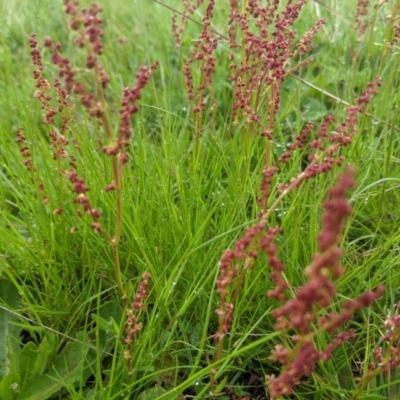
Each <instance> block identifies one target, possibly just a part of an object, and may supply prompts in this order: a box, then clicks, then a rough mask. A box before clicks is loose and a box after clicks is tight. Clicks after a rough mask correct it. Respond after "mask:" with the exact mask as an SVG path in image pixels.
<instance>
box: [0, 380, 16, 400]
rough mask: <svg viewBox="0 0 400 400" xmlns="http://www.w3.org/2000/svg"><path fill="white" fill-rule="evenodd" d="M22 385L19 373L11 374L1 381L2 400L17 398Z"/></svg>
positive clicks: (14, 399)
mask: <svg viewBox="0 0 400 400" xmlns="http://www.w3.org/2000/svg"><path fill="white" fill-rule="evenodd" d="M20 386H21V378H20V376H19V375H18V374H9V375H7V376H6V377H5V378H3V379H2V381H1V382H0V395H1V399H2V400H16V399H17V398H18V392H19V390H20Z"/></svg>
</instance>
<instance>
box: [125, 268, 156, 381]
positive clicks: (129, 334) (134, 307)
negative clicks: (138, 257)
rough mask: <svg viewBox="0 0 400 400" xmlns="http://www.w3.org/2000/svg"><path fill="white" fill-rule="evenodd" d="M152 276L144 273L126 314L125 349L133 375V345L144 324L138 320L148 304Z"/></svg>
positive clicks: (130, 372) (130, 371)
mask: <svg viewBox="0 0 400 400" xmlns="http://www.w3.org/2000/svg"><path fill="white" fill-rule="evenodd" d="M150 278H151V275H150V273H149V272H147V271H146V272H144V273H143V274H142V280H141V282H140V283H139V287H138V289H137V292H136V295H135V297H134V299H133V301H132V303H131V305H130V307H129V308H128V310H127V312H126V314H127V319H126V323H125V333H126V337H125V340H124V342H125V344H126V345H127V349H126V350H125V351H124V357H125V359H126V360H127V362H128V369H129V374H130V375H132V364H131V361H132V355H131V347H132V343H133V342H134V341H135V339H136V334H137V333H138V332H140V331H141V330H142V327H143V325H142V324H141V323H139V322H138V313H139V312H140V311H144V310H146V305H145V301H146V299H147V297H148V296H149V289H150V284H149V279H150Z"/></svg>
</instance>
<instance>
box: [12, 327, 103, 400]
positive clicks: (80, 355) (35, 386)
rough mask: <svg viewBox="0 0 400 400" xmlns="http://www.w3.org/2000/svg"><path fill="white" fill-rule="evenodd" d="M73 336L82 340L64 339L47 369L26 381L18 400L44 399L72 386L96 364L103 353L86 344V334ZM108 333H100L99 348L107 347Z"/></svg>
mask: <svg viewBox="0 0 400 400" xmlns="http://www.w3.org/2000/svg"><path fill="white" fill-rule="evenodd" d="M76 338H77V339H78V340H79V341H81V342H83V343H78V342H68V343H67V344H66V345H65V347H64V349H63V350H62V351H61V353H60V354H59V355H58V356H56V357H55V358H54V362H53V363H52V365H51V366H50V368H49V369H48V371H47V372H46V373H45V374H43V375H40V376H36V377H34V379H33V380H32V381H30V382H28V384H26V385H25V386H24V387H23V388H22V390H21V393H20V395H19V397H18V400H46V399H51V398H54V397H57V396H58V393H59V392H60V391H61V390H62V389H63V388H69V389H73V388H75V387H78V386H79V385H80V384H84V382H85V381H86V380H87V379H88V378H89V376H90V375H92V374H93V371H94V370H95V367H96V362H97V359H98V357H100V358H103V357H104V354H103V353H99V352H97V351H96V350H95V349H93V348H91V347H88V346H87V345H86V344H84V343H86V342H87V343H88V339H87V335H86V333H84V332H79V333H77V335H76ZM108 339H109V337H108V336H107V335H106V334H102V335H100V339H99V349H101V350H105V351H107V350H108V349H109V346H110V341H109V340H108Z"/></svg>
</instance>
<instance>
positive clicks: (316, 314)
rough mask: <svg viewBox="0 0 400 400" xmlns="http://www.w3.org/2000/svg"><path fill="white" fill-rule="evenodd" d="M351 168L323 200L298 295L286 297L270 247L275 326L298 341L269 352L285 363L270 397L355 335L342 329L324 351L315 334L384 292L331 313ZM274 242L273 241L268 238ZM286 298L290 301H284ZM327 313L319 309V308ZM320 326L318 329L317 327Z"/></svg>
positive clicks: (340, 272)
mask: <svg viewBox="0 0 400 400" xmlns="http://www.w3.org/2000/svg"><path fill="white" fill-rule="evenodd" d="M352 175H353V171H352V170H350V169H348V170H347V171H346V173H345V174H344V175H343V176H342V177H341V179H340V180H339V182H338V183H337V185H336V186H335V187H334V188H333V189H331V190H330V192H329V198H328V200H327V201H325V203H324V204H323V208H324V210H325V212H324V214H323V217H322V225H323V228H322V231H321V233H320V234H319V236H318V248H319V250H320V253H318V254H316V255H315V256H314V258H313V261H312V263H311V264H310V265H309V266H308V267H307V268H306V271H305V272H306V276H307V283H306V284H305V285H304V286H302V287H301V288H299V289H297V291H296V293H295V296H294V298H292V299H286V292H285V290H286V288H287V285H286V283H285V282H284V281H283V280H282V271H283V270H284V266H283V264H282V263H281V262H278V261H277V260H276V257H275V250H274V247H273V246H272V247H271V244H269V245H268V246H266V248H267V255H268V259H269V265H270V268H271V269H272V273H271V278H272V280H273V282H274V283H275V284H277V287H276V288H275V289H274V290H271V291H269V292H268V294H267V295H268V297H270V298H277V299H279V300H280V302H281V306H280V307H279V308H277V309H276V310H274V311H273V312H272V316H273V317H274V318H275V320H276V323H275V329H276V330H284V331H287V332H293V331H294V332H295V334H293V335H292V341H293V344H294V346H293V347H290V346H289V345H288V344H285V346H282V345H278V346H276V347H275V349H274V350H273V352H272V354H271V360H273V361H275V362H279V363H280V364H281V365H282V370H281V374H280V375H279V376H277V377H273V376H269V377H267V383H268V387H269V391H270V394H271V397H273V398H275V397H279V396H286V395H290V394H292V391H293V388H294V386H295V385H296V384H297V383H298V381H299V380H300V379H301V378H302V377H303V376H306V377H307V376H310V375H311V374H312V373H313V372H314V370H315V366H316V364H317V362H318V361H320V360H323V361H327V360H329V359H330V358H331V356H332V351H333V350H334V349H335V348H337V347H339V346H340V345H341V344H342V343H344V342H345V341H348V340H349V339H351V338H354V337H355V333H354V331H352V330H349V331H345V332H340V333H339V334H337V335H336V337H334V338H333V340H332V342H331V343H330V344H329V345H328V346H327V347H326V348H325V349H323V350H318V349H317V348H316V347H315V344H314V340H313V338H314V336H316V335H317V334H321V333H322V332H328V333H329V334H333V333H335V332H336V331H337V330H338V329H339V328H340V327H342V326H343V324H344V323H345V322H346V321H349V320H350V319H351V318H352V317H353V315H354V312H356V311H359V310H361V309H362V308H366V307H369V306H370V305H371V304H372V303H373V302H374V301H375V300H376V299H377V298H379V297H380V296H381V295H382V294H383V286H380V287H378V288H377V289H376V290H375V291H367V292H365V293H364V294H362V295H361V296H359V297H358V298H356V299H354V300H349V301H346V302H344V303H343V304H342V311H340V312H338V313H333V312H331V313H327V312H326V311H327V310H328V309H329V307H330V306H331V305H332V304H333V301H334V299H335V297H336V285H335V280H336V279H337V278H339V277H340V276H342V275H343V273H344V268H343V266H342V265H341V263H340V258H341V255H342V252H341V250H340V248H339V246H338V245H339V241H340V237H341V235H342V232H343V229H344V222H345V220H346V218H347V217H348V216H349V215H350V213H351V207H350V204H349V203H348V201H347V200H346V198H345V195H346V192H347V190H348V189H349V188H351V187H352V186H353V185H354V181H353V177H352ZM270 242H271V241H269V243H270ZM285 299H286V300H285ZM322 310H323V311H324V312H325V313H324V314H322V315H320V314H321V311H322ZM314 326H316V327H317V328H315V327H314Z"/></svg>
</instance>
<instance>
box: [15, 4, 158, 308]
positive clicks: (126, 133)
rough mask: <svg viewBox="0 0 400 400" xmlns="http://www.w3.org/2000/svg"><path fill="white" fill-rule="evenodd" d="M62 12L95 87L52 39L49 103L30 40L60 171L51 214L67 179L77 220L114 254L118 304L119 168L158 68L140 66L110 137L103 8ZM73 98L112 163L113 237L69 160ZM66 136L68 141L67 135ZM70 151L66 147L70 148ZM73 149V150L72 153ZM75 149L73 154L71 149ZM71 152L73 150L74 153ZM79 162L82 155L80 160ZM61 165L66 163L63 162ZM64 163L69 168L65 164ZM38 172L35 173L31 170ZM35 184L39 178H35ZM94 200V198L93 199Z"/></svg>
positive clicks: (108, 188)
mask: <svg viewBox="0 0 400 400" xmlns="http://www.w3.org/2000/svg"><path fill="white" fill-rule="evenodd" d="M64 11H65V13H66V14H68V15H70V16H71V21H70V25H69V26H70V28H71V30H72V31H76V32H77V37H76V39H75V41H74V44H75V45H76V46H77V47H78V48H83V49H85V52H86V64H85V67H86V69H87V70H89V71H90V70H91V71H93V76H94V79H93V82H92V83H94V84H95V88H94V89H93V88H90V87H89V86H88V84H86V86H85V83H84V82H83V81H82V80H79V79H78V77H77V71H76V70H75V69H74V68H73V67H72V65H71V62H70V60H69V59H68V58H66V57H63V56H62V55H61V53H60V51H61V48H62V46H61V43H59V42H58V43H53V41H52V40H51V39H50V38H45V40H44V46H45V47H47V48H49V49H50V51H51V61H52V63H53V64H54V65H56V66H57V67H58V69H59V76H60V77H61V78H62V81H63V82H60V81H59V80H56V81H55V83H54V92H55V95H56V97H55V99H54V100H53V99H52V95H51V94H50V93H51V89H52V87H51V85H50V84H49V82H48V81H47V80H46V79H45V78H44V76H43V64H42V58H41V54H40V51H39V50H38V48H37V42H36V40H35V35H34V34H32V35H31V37H30V41H29V43H30V47H31V49H32V50H31V56H32V62H33V64H34V65H35V67H36V69H35V70H34V71H33V77H34V79H35V81H36V85H35V86H36V88H37V90H36V92H35V97H36V98H38V99H39V100H40V102H41V108H42V110H43V111H44V112H45V116H44V119H43V123H44V125H46V126H48V127H49V132H48V134H49V138H50V143H51V147H52V150H53V158H54V160H55V161H56V162H57V168H58V178H57V179H58V181H59V183H58V184H59V198H58V201H59V202H60V203H59V204H58V207H57V208H56V209H55V210H53V213H54V214H56V215H61V214H62V213H63V207H64V204H61V202H62V201H63V194H64V191H65V189H64V188H63V179H64V177H66V178H67V179H68V181H69V182H70V183H71V184H72V191H73V192H74V193H75V195H76V197H75V199H74V200H73V202H74V203H76V204H79V205H80V206H81V208H82V209H83V212H84V213H83V214H82V212H81V211H80V210H79V209H77V210H76V213H77V215H79V216H80V217H83V215H86V216H88V217H89V220H91V227H92V229H93V230H94V231H95V232H97V233H100V234H102V235H103V236H104V237H105V239H106V240H107V241H108V243H109V244H110V247H111V251H112V257H113V264H114V271H115V281H116V283H117V286H118V290H119V293H120V295H121V297H122V299H123V300H124V301H125V299H126V291H125V288H124V283H123V279H122V276H121V266H120V259H119V244H120V240H121V231H122V207H123V204H122V203H123V201H122V193H121V192H122V189H121V187H122V184H123V181H122V179H123V168H124V166H125V164H126V163H127V162H128V160H129V159H128V152H127V148H128V147H129V146H130V137H131V136H132V128H131V117H132V116H133V115H134V114H136V113H137V112H138V111H139V107H138V105H137V101H138V100H139V99H140V92H141V90H142V89H144V87H145V86H146V84H147V82H148V80H149V78H150V77H151V75H152V73H153V71H154V70H155V69H156V68H157V64H156V63H154V64H153V65H152V66H151V67H150V68H147V67H141V69H140V72H139V73H138V74H137V75H136V78H137V83H136V85H135V86H134V87H133V88H125V89H124V93H123V99H122V102H121V106H120V109H119V114H120V122H119V126H118V135H115V134H114V132H113V130H114V129H113V127H112V126H111V122H110V118H109V112H110V110H109V108H108V107H107V103H106V98H105V89H106V88H107V86H108V85H109V82H110V77H109V76H107V75H106V73H105V72H104V69H103V66H102V64H101V62H100V56H101V55H102V54H103V44H102V37H103V35H104V32H103V29H102V20H101V18H100V17H99V14H100V13H101V12H102V8H101V7H99V6H98V5H97V4H96V3H93V4H92V5H91V6H90V7H89V8H79V2H78V1H70V0H64ZM73 95H74V96H76V98H77V99H79V100H80V102H81V104H82V105H83V106H84V107H85V108H86V109H87V112H88V115H89V118H95V119H96V120H97V125H98V129H102V130H103V131H104V133H105V135H104V137H101V136H97V137H96V138H95V139H96V140H98V143H99V144H100V145H101V146H102V150H103V152H104V154H106V155H107V156H108V157H109V159H110V163H111V170H112V180H111V182H109V183H108V184H107V185H105V186H104V191H105V192H107V193H109V192H114V193H115V194H114V196H115V208H114V209H115V222H114V232H113V233H109V232H107V230H106V229H105V228H104V227H103V226H102V224H101V223H100V222H99V221H100V218H101V217H102V215H101V212H100V211H99V209H98V208H96V207H95V206H94V204H93V202H94V201H95V200H94V198H92V200H90V197H91V196H89V195H88V194H87V192H88V191H89V187H88V186H87V184H86V182H85V179H84V178H82V177H81V176H80V171H79V168H78V165H79V161H80V160H79V155H76V156H75V155H73V153H75V152H76V151H77V152H78V153H79V149H80V144H79V140H78V139H77V138H76V137H74V136H73V135H72V134H71V130H73V129H74V127H73V126H71V125H72V124H76V123H77V121H74V117H73V109H74V107H75V104H74V103H73V100H72V98H71V97H72V96H73ZM52 100H53V101H54V102H56V104H57V107H56V108H54V106H52V104H51V101H52ZM57 117H58V118H59V121H61V126H60V127H59V128H58V127H57V123H56V118H57ZM69 135H70V136H69ZM17 137H18V142H19V143H20V144H21V152H22V153H23V156H24V158H25V159H26V160H25V162H24V163H25V164H26V165H27V166H28V167H29V168H31V169H32V168H34V167H32V160H31V159H30V158H29V157H30V154H29V149H28V147H27V146H26V144H25V142H26V139H25V137H24V136H23V135H22V133H21V131H18V132H17ZM68 146H69V147H68ZM71 147H72V148H71ZM74 147H75V149H74ZM74 150H75V151H74ZM81 157H82V156H81ZM64 160H65V161H64ZM67 162H68V164H67ZM34 171H37V169H34ZM36 179H37V180H38V181H39V180H40V178H36ZM39 189H40V190H41V191H44V190H45V188H44V186H43V184H42V183H39ZM93 197H94V196H93ZM44 201H45V202H46V203H47V202H48V198H47V197H45V199H44ZM76 229H77V228H76V227H71V233H75V232H76Z"/></svg>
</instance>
